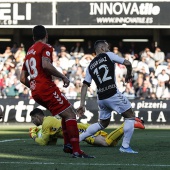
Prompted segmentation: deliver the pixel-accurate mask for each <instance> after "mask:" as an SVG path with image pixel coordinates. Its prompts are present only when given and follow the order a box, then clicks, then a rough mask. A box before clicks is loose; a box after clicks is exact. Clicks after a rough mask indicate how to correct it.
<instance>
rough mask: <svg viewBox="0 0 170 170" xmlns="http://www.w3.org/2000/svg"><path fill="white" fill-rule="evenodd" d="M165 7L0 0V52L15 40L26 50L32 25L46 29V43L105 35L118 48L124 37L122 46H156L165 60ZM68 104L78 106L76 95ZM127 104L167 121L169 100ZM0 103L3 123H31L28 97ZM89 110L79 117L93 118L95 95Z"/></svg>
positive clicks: (168, 24)
mask: <svg viewBox="0 0 170 170" xmlns="http://www.w3.org/2000/svg"><path fill="white" fill-rule="evenodd" d="M169 6H170V1H168V0H167V1H161V0H160V1H152V0H150V1H145V0H143V1H133V0H132V1H109V0H108V1H93V0H91V1H90V0H89V1H74V0H73V1H67V0H58V1H55V0H54V1H52V0H51V1H50V0H48V1H47V0H46V1H45V0H41V1H36V2H35V1H32V0H27V1H25V2H23V1H22V0H18V1H12V0H11V1H10V0H7V1H5V0H1V2H0V53H4V51H5V49H6V47H7V46H12V45H13V43H14V42H16V43H17V44H24V48H25V50H26V51H27V49H28V47H29V46H30V45H31V44H32V43H33V41H32V32H31V28H32V27H33V26H35V25H37V24H42V25H45V26H46V28H47V29H48V35H49V43H50V44H54V43H55V41H56V40H61V39H62V40H61V41H60V43H62V44H64V45H65V46H66V47H67V49H70V48H71V47H72V46H73V44H74V43H75V42H78V41H83V42H81V43H82V44H84V45H85V44H86V43H87V41H89V40H90V41H92V43H93V42H95V40H97V39H106V40H107V41H108V42H109V43H110V44H111V45H112V46H118V44H119V42H122V41H123V40H124V39H126V40H124V41H123V44H124V46H126V47H127V48H130V47H131V44H132V42H133V43H135V49H136V52H137V53H139V52H140V51H142V50H143V49H144V48H145V47H149V48H152V47H153V46H154V47H156V46H160V47H161V50H162V51H164V53H165V57H166V59H168V58H169V57H170V56H169V52H170V50H169V44H170V30H169V28H170V16H169V15H168V13H169V8H168V7H169ZM141 8H142V9H141ZM70 9H71V10H70ZM95 11H97V12H96V13H95ZM109 11H110V12H109ZM99 18H100V22H99V21H98V19H99ZM103 18H105V19H104V21H103ZM101 20H102V21H101ZM63 39H65V40H63ZM75 39H79V40H75ZM127 39H133V40H127ZM73 40H75V42H73ZM94 99H95V100H94ZM71 102H72V103H73V105H75V107H76V106H77V102H78V99H75V100H71ZM131 102H132V103H133V106H134V107H133V108H134V110H135V113H136V115H138V116H140V117H143V118H144V120H145V123H146V124H148V125H156V126H157V125H162V126H164V125H169V124H170V120H169V119H170V118H169V116H168V114H169V101H168V100H131ZM0 106H1V108H2V109H3V111H4V114H5V117H4V119H3V120H2V121H1V122H3V123H4V124H5V123H7V122H16V123H23V122H28V123H29V122H30V117H29V111H30V110H31V109H32V108H34V107H36V106H37V105H36V103H34V101H32V99H24V100H23V99H16V98H1V99H0ZM92 108H93V109H92ZM87 110H88V111H89V112H90V113H87V115H86V117H85V118H84V119H83V118H82V119H83V120H82V121H84V122H88V123H92V122H95V121H96V120H97V118H98V117H97V115H98V114H97V112H98V111H97V110H98V108H97V105H96V98H95V97H93V98H89V99H88V100H87ZM47 114H48V112H47ZM88 114H89V115H91V116H88ZM122 121H123V120H122V119H121V118H120V117H119V115H117V114H116V113H113V116H112V120H111V124H114V123H117V124H120V123H121V122H122Z"/></svg>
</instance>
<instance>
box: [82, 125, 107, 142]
mask: <svg viewBox="0 0 170 170" xmlns="http://www.w3.org/2000/svg"><path fill="white" fill-rule="evenodd" d="M101 129H104V128H103V127H102V125H100V124H99V123H94V124H92V125H90V126H89V127H88V128H87V129H86V131H85V132H83V133H81V134H80V135H79V141H82V140H84V139H86V138H87V137H89V136H92V135H94V134H95V133H96V132H97V131H99V130H101Z"/></svg>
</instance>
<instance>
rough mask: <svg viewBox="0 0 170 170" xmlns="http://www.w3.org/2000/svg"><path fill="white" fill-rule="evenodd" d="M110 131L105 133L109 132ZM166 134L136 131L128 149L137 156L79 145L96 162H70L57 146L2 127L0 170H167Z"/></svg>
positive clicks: (23, 129)
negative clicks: (42, 142)
mask: <svg viewBox="0 0 170 170" xmlns="http://www.w3.org/2000/svg"><path fill="white" fill-rule="evenodd" d="M111 130H113V129H107V131H108V132H110V131H111ZM169 133H170V132H169V130H163V129H162V130H158V129H156V130H153V129H148V130H147V129H146V130H138V129H135V132H134V135H133V138H132V141H131V146H132V148H133V149H134V150H137V151H139V154H125V153H120V152H119V147H120V145H121V141H120V142H119V144H118V145H117V146H116V147H94V146H91V145H88V144H86V143H81V149H82V150H84V151H85V152H87V153H88V154H91V155H94V156H96V158H95V159H76V158H71V155H70V154H65V153H63V151H62V142H63V141H62V139H59V140H58V142H57V143H58V145H56V146H38V145H37V144H35V143H34V141H33V140H32V139H30V138H29V135H28V127H13V128H11V127H10V128H9V127H8V126H3V128H2V127H1V130H0V170H10V169H11V170H15V169H18V170H19V169H22V170H100V169H103V170H145V169H149V170H162V169H167V170H169V169H170V161H169V160H170V149H169V147H170V135H169Z"/></svg>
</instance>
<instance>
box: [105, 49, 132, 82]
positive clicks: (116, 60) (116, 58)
mask: <svg viewBox="0 0 170 170" xmlns="http://www.w3.org/2000/svg"><path fill="white" fill-rule="evenodd" d="M107 55H108V56H109V58H110V60H111V61H113V62H114V63H119V64H123V65H125V67H126V69H127V75H126V77H125V82H127V83H128V82H130V81H131V79H132V64H131V62H130V61H129V60H125V59H124V58H122V57H119V56H118V55H116V54H114V53H112V52H107Z"/></svg>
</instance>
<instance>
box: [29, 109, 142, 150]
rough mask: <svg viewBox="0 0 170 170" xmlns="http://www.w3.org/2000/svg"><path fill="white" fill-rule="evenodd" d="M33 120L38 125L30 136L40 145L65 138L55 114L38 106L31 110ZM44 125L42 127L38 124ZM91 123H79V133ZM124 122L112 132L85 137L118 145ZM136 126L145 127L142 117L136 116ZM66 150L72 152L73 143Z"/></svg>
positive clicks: (32, 129) (93, 140)
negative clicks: (47, 113) (45, 112)
mask: <svg viewBox="0 0 170 170" xmlns="http://www.w3.org/2000/svg"><path fill="white" fill-rule="evenodd" d="M30 116H31V118H32V122H33V123H34V124H35V125H36V127H32V128H30V130H29V134H30V137H31V138H33V139H34V140H35V142H36V143H38V144H39V145H48V144H56V142H57V139H58V138H63V132H62V128H61V120H60V119H57V118H56V117H53V116H45V115H44V112H43V111H42V110H41V109H39V108H36V109H34V110H33V111H31V112H30ZM40 125H42V127H41V128H39V127H38V126H40ZM88 126H89V124H83V123H78V129H79V134H81V133H82V132H84V131H85V130H86V129H87V127H88ZM123 126H124V124H122V125H121V126H120V127H119V128H117V129H116V130H114V131H112V132H111V133H110V134H108V133H106V132H105V131H102V130H100V131H98V132H97V133H95V134H94V135H93V136H90V137H88V138H86V139H85V142H87V143H88V144H92V145H98V146H116V145H117V143H118V141H119V140H120V139H121V137H122V136H123V134H124V133H123ZM134 126H135V128H140V129H144V128H145V127H144V125H143V121H142V120H141V119H140V118H136V121H135V125H134ZM64 147H65V148H63V150H64V152H69V153H71V151H70V149H71V145H68V147H67V146H64Z"/></svg>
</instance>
